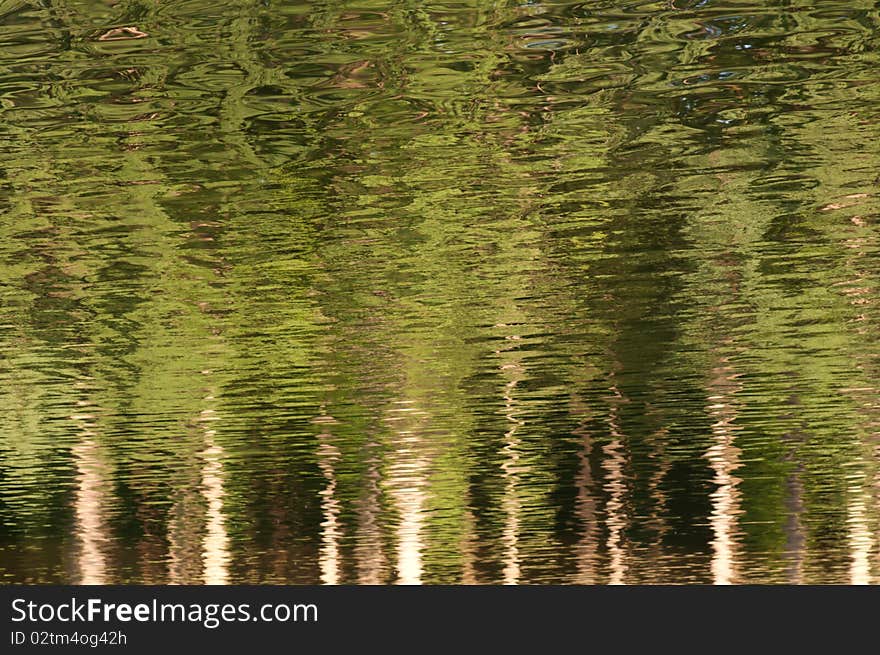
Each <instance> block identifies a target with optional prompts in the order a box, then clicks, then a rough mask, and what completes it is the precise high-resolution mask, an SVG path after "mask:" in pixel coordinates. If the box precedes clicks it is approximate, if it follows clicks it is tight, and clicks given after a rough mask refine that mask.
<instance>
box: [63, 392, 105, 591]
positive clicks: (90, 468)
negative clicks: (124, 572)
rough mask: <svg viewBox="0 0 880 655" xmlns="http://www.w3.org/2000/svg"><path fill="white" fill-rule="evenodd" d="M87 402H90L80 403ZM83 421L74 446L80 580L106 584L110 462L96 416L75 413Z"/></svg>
mask: <svg viewBox="0 0 880 655" xmlns="http://www.w3.org/2000/svg"><path fill="white" fill-rule="evenodd" d="M79 404H80V405H86V404H87V403H83V402H81V403H79ZM70 418H71V419H72V420H74V421H76V422H77V423H79V424H80V426H81V428H80V440H79V442H78V443H77V444H76V445H75V446H74V447H73V449H72V450H73V456H74V459H75V461H76V470H77V486H76V495H75V498H74V510H75V514H76V534H77V541H78V542H79V554H78V557H77V569H78V574H79V583H80V584H83V585H103V584H108V583H109V582H110V580H109V577H108V570H107V569H108V563H107V555H106V553H105V549H106V547H107V545H108V542H109V540H108V538H107V525H106V522H105V519H104V516H103V510H104V506H105V505H106V502H107V498H106V496H107V482H106V479H107V473H108V471H107V466H106V464H105V463H104V461H103V459H102V458H101V453H100V449H99V447H98V444H97V442H96V434H95V432H94V430H93V428H94V419H95V417H94V416H93V415H91V414H87V413H82V414H74V415H73V416H71V417H70Z"/></svg>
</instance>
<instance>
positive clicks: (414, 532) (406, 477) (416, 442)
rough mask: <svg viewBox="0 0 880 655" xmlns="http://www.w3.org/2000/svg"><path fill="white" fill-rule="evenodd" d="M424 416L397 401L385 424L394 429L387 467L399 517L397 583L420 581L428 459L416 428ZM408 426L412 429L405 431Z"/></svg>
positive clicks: (409, 403)
mask: <svg viewBox="0 0 880 655" xmlns="http://www.w3.org/2000/svg"><path fill="white" fill-rule="evenodd" d="M425 416H426V413H425V412H424V411H422V410H420V409H419V408H418V407H416V406H415V402H414V401H410V400H401V401H397V402H396V403H395V407H394V408H393V409H391V410H390V411H389V416H388V417H387V418H386V421H388V422H389V423H391V424H392V425H393V426H394V427H393V429H394V432H395V440H394V449H393V461H392V462H391V465H390V466H389V467H388V477H387V485H388V488H389V494H390V496H391V497H392V499H393V500H394V503H395V505H396V506H397V511H398V514H399V516H400V519H399V523H398V525H397V581H396V582H397V584H405V585H413V584H421V582H422V551H423V549H424V543H423V541H422V531H423V529H424V520H425V517H424V511H423V510H424V506H425V501H426V499H427V494H426V493H425V487H426V486H427V476H428V464H429V462H428V458H427V457H426V456H425V454H424V453H423V452H421V450H422V439H421V437H420V436H419V430H418V428H419V426H420V425H421V424H422V423H423V421H424V417H425ZM407 425H409V426H411V427H412V429H409V428H407V427H406V426H407Z"/></svg>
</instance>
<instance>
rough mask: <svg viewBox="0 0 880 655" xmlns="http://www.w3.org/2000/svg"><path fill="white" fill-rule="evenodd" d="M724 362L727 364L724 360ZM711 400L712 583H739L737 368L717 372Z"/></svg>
mask: <svg viewBox="0 0 880 655" xmlns="http://www.w3.org/2000/svg"><path fill="white" fill-rule="evenodd" d="M722 362H726V360H725V359H722ZM712 373H713V375H712V379H711V380H710V382H709V390H710V392H712V393H713V395H711V396H709V397H708V401H709V403H710V404H709V407H708V410H709V415H710V416H711V417H712V418H713V419H715V423H713V424H712V440H713V443H712V445H711V446H710V447H709V449H708V450H707V451H706V459H708V460H709V466H710V467H711V468H712V470H713V471H714V473H715V476H714V478H713V482H714V483H715V485H716V488H715V491H713V492H712V495H711V500H712V514H711V516H710V519H709V522H710V524H711V526H712V533H713V539H712V581H713V583H714V584H717V585H728V584H733V583H734V582H736V581H737V571H736V564H737V562H736V559H737V553H736V548H737V544H736V532H737V520H738V519H737V517H738V516H739V514H741V513H742V510H741V508H740V505H741V492H740V490H739V489H738V487H737V485H738V484H739V483H740V480H739V478H737V477H735V476H734V475H733V471H735V470H736V469H738V468H739V467H740V455H741V454H742V451H741V450H740V449H739V448H737V447H736V445H735V441H736V428H735V427H734V425H733V422H734V421H735V419H736V408H735V407H734V405H733V403H732V400H731V399H732V397H733V394H735V393H736V392H737V391H739V390H740V388H741V386H740V384H739V382H737V377H738V375H737V374H736V373H735V372H734V371H733V368H732V367H730V366H726V365H721V366H718V367H716V368H714V369H713V371H712Z"/></svg>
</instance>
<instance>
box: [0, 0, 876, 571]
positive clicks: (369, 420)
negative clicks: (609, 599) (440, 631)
mask: <svg viewBox="0 0 880 655" xmlns="http://www.w3.org/2000/svg"><path fill="white" fill-rule="evenodd" d="M878 71H880V8H878V5H877V3H875V2H874V1H873V0H870V1H869V0H847V1H846V2H844V1H827V0H825V1H816V0H811V1H807V0H772V1H771V0H767V1H764V2H756V1H755V0H742V1H738V2H734V1H732V0H702V1H695V0H663V1H657V2H610V1H608V2H585V3H579V4H575V3H567V2H546V3H541V2H500V1H498V2H489V1H485V2H483V1H479V0H472V1H470V2H453V1H452V0H450V1H449V2H433V1H432V2H426V3H422V2H416V1H415V0H406V1H401V2H371V1H369V0H363V1H360V2H335V1H327V2H312V3H305V2H285V1H276V0H265V1H245V0H240V1H237V2H206V1H202V0H191V1H179V2H155V1H150V0H140V1H138V0H135V1H128V0H122V1H121V2H110V1H108V0H102V1H99V0H2V1H0V581H3V582H7V583H8V582H81V583H95V582H107V583H111V582H112V583H136V582H138V583H140V582H143V583H166V582H175V583H200V582H217V583H225V582H228V583H233V582H236V583H237V582H263V583H281V582H284V583H318V582H326V583H334V582H342V583H393V582H402V583H413V582H422V583H491V584H497V583H599V584H605V583H646V582H649V583H653V582H667V583H668V582H672V583H712V582H716V583H725V582H732V583H766V582H772V583H849V582H853V583H856V582H858V583H863V582H878V581H880V395H878V380H877V378H878V371H880V361H878V335H880V327H878V320H880V305H878V303H880V258H878V255H880V242H878V238H880V226H878V217H880V201H878V197H877V192H878V186H880V177H878V176H880V72H878Z"/></svg>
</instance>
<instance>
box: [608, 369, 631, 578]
mask: <svg viewBox="0 0 880 655" xmlns="http://www.w3.org/2000/svg"><path fill="white" fill-rule="evenodd" d="M611 390H612V391H613V393H614V396H613V397H612V399H611V400H612V403H613V404H612V406H611V411H610V412H609V415H608V426H609V429H610V432H611V437H612V441H611V442H610V443H607V444H605V445H604V446H603V447H602V453H603V454H604V456H605V458H604V460H603V461H602V468H603V469H604V470H605V476H606V480H605V485H604V488H605V491H606V492H607V493H608V496H609V498H608V502H607V503H606V505H605V514H606V524H607V526H608V539H607V540H606V542H605V547H606V549H607V551H608V555H609V559H610V561H609V564H608V566H609V572H610V575H609V578H608V584H611V585H621V584H624V582H625V577H626V573H627V568H628V564H627V561H626V550H625V548H624V544H623V539H624V536H623V535H624V531H625V530H626V527H627V524H628V522H629V519H628V517H627V514H626V505H625V499H626V492H627V489H626V472H625V467H626V448H625V447H624V445H623V434H622V433H621V430H620V424H619V419H618V416H617V414H618V411H619V403H620V402H625V398H624V396H623V394H621V393H620V391H619V390H618V389H617V387H616V386H612V388H611Z"/></svg>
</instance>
